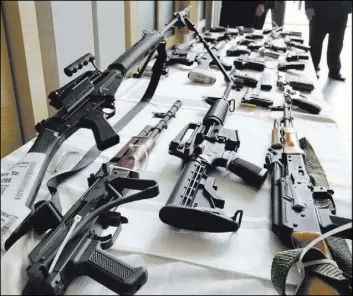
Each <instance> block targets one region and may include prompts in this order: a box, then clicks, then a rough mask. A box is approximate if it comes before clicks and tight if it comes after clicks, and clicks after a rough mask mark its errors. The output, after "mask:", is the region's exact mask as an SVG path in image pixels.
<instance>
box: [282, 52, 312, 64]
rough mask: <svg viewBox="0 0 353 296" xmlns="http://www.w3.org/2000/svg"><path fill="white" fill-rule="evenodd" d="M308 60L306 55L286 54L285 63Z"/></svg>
mask: <svg viewBox="0 0 353 296" xmlns="http://www.w3.org/2000/svg"><path fill="white" fill-rule="evenodd" d="M308 59H309V56H308V55H307V54H299V53H296V52H291V53H288V54H287V56H286V61H287V62H295V61H299V60H308Z"/></svg>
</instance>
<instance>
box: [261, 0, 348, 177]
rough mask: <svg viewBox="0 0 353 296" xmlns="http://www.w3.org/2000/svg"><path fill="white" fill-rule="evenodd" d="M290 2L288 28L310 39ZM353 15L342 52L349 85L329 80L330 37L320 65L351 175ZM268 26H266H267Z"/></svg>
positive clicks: (301, 16)
mask: <svg viewBox="0 0 353 296" xmlns="http://www.w3.org/2000/svg"><path fill="white" fill-rule="evenodd" d="M293 2H294V1H288V2H287V7H286V14H285V29H286V30H298V31H302V32H303V37H304V38H305V39H306V40H308V36H309V26H308V20H307V18H306V16H305V13H304V10H303V8H302V10H298V1H296V3H293ZM351 17H352V15H351V14H350V15H349V18H348V24H347V29H346V34H345V39H344V46H343V50H342V53H341V63H342V71H341V72H342V74H344V76H346V78H347V80H346V82H339V81H334V80H331V79H329V78H328V77H327V74H328V69H327V63H326V54H325V53H326V49H327V41H328V36H326V38H325V40H324V46H323V54H322V59H321V63H320V68H321V71H320V78H319V82H320V85H321V87H322V93H323V96H324V98H325V100H327V102H328V103H329V104H330V105H331V107H332V111H333V116H334V118H335V120H336V122H337V125H338V129H339V133H340V135H341V138H342V143H343V145H344V147H345V149H346V157H347V163H348V164H349V169H350V173H352V18H351ZM266 23H267V24H270V23H271V14H270V13H268V14H267V18H266V22H265V24H266ZM265 26H266V25H265Z"/></svg>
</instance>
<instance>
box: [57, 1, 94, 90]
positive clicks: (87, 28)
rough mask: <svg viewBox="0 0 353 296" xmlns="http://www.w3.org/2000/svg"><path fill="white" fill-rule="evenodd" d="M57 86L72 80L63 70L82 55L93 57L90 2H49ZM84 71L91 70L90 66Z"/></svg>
mask: <svg viewBox="0 0 353 296" xmlns="http://www.w3.org/2000/svg"><path fill="white" fill-rule="evenodd" d="M51 7H52V15H53V28H54V38H55V44H56V57H57V66H58V69H59V84H60V85H63V84H65V83H67V82H69V81H70V80H71V79H72V78H70V77H67V76H66V75H65V73H64V71H63V69H64V68H65V67H66V66H68V65H69V64H71V63H72V62H73V61H75V60H76V59H78V58H79V57H81V56H82V55H84V54H85V53H88V52H90V53H92V54H93V55H95V50H94V38H93V18H92V3H91V1H51ZM86 69H93V67H92V66H91V65H89V66H87V67H86Z"/></svg>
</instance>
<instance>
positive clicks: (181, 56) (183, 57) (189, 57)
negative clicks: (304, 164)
mask: <svg viewBox="0 0 353 296" xmlns="http://www.w3.org/2000/svg"><path fill="white" fill-rule="evenodd" d="M197 42H198V40H197V38H193V39H191V40H190V41H187V42H184V43H182V44H179V45H174V46H172V47H171V48H170V49H168V51H167V59H166V61H165V66H166V67H164V69H163V70H164V71H163V72H162V75H164V76H166V77H167V76H168V73H169V68H168V66H171V65H176V64H179V65H184V66H192V65H193V64H194V62H195V61H196V53H194V54H192V53H190V50H191V49H192V47H193V46H194V44H195V43H197ZM139 71H140V70H139ZM152 73H153V66H150V65H147V67H146V68H145V71H144V72H143V75H144V76H148V77H151V76H152ZM133 77H134V78H139V77H140V76H139V73H134V75H133Z"/></svg>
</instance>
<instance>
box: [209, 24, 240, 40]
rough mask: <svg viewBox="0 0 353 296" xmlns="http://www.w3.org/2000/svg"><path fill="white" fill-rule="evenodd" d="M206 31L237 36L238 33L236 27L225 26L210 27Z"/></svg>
mask: <svg viewBox="0 0 353 296" xmlns="http://www.w3.org/2000/svg"><path fill="white" fill-rule="evenodd" d="M208 31H209V32H210V33H227V34H229V35H230V36H238V34H239V30H238V29H237V28H226V27H222V26H215V27H211V28H210V29H209V30H208ZM205 40H206V39H205ZM206 41H207V40H206Z"/></svg>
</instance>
